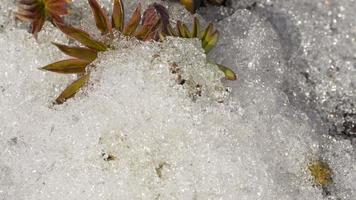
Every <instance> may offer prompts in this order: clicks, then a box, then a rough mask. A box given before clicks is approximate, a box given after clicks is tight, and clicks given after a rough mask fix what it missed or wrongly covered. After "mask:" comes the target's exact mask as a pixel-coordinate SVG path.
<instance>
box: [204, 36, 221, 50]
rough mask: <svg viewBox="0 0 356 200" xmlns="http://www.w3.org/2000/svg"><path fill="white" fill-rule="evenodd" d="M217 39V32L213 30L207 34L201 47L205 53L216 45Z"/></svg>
mask: <svg viewBox="0 0 356 200" xmlns="http://www.w3.org/2000/svg"><path fill="white" fill-rule="evenodd" d="M218 40H219V32H218V31H215V32H214V33H212V34H208V35H207V36H206V37H205V40H204V41H203V49H204V50H205V53H209V52H210V51H211V50H212V49H213V48H214V47H215V45H216V43H217V42H218Z"/></svg>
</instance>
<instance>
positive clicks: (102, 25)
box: [88, 0, 111, 34]
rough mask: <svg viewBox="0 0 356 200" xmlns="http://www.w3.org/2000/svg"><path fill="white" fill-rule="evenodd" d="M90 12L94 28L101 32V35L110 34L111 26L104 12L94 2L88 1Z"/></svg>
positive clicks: (92, 0)
mask: <svg viewBox="0 0 356 200" xmlns="http://www.w3.org/2000/svg"><path fill="white" fill-rule="evenodd" d="M88 2H89V5H90V7H91V10H92V12H93V15H94V19H95V23H96V27H97V28H98V29H99V30H100V31H101V33H102V34H106V33H109V32H111V24H110V23H109V18H108V16H107V15H106V13H105V11H104V10H103V9H102V8H101V7H100V5H99V3H98V2H97V1H96V0H88Z"/></svg>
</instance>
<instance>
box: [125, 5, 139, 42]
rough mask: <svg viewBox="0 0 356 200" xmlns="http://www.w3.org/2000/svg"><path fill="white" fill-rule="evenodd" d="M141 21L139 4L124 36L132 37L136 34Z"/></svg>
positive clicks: (126, 27)
mask: <svg viewBox="0 0 356 200" xmlns="http://www.w3.org/2000/svg"><path fill="white" fill-rule="evenodd" d="M140 21H141V4H140V3H139V4H138V5H137V7H136V9H135V11H134V13H133V14H132V17H131V19H130V21H129V22H128V23H127V25H126V26H125V28H124V31H123V34H124V35H126V36H132V35H133V34H134V33H135V31H136V29H137V26H138V25H139V23H140Z"/></svg>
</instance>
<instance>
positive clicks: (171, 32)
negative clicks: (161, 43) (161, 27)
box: [167, 24, 178, 37]
mask: <svg viewBox="0 0 356 200" xmlns="http://www.w3.org/2000/svg"><path fill="white" fill-rule="evenodd" d="M167 31H168V35H170V36H174V37H178V33H177V32H176V31H175V30H174V28H173V27H172V25H171V24H168V25H167Z"/></svg>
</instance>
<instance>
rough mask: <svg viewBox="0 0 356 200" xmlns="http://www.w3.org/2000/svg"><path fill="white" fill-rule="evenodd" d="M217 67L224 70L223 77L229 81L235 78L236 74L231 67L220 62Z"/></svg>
mask: <svg viewBox="0 0 356 200" xmlns="http://www.w3.org/2000/svg"><path fill="white" fill-rule="evenodd" d="M217 65H218V67H219V69H220V70H221V71H222V72H224V74H225V78H226V79H227V80H230V81H234V80H236V79H237V76H236V74H235V72H234V71H232V69H230V68H228V67H225V66H224V65H221V64H217Z"/></svg>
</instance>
